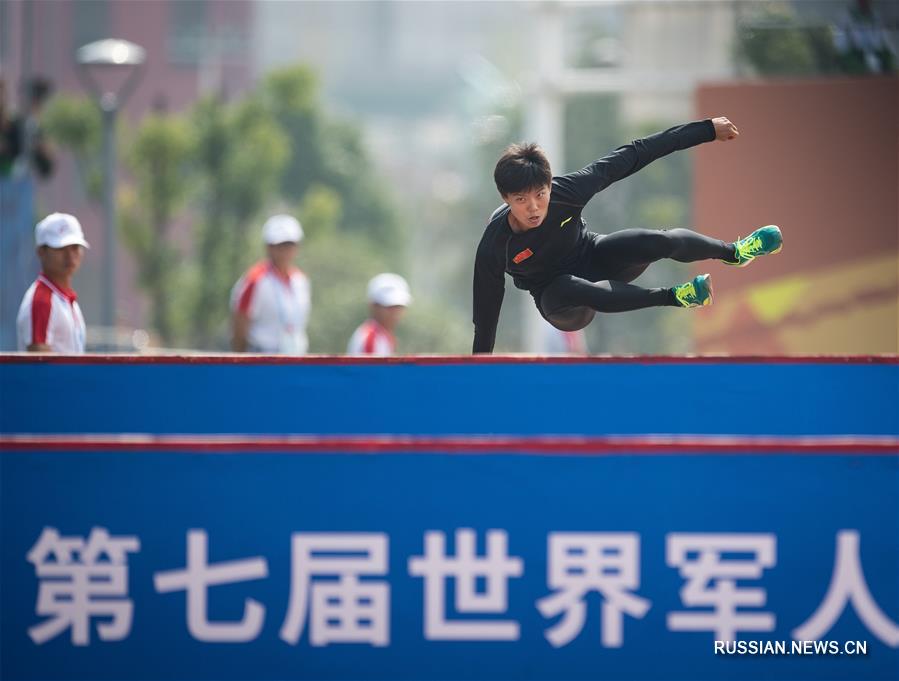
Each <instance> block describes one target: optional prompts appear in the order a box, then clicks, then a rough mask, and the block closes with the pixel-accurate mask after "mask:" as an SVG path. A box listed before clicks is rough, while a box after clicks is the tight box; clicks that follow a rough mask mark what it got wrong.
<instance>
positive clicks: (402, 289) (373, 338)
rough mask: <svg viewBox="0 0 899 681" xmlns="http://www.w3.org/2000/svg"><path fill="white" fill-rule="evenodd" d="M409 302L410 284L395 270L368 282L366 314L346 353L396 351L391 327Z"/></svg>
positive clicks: (387, 353)
mask: <svg viewBox="0 0 899 681" xmlns="http://www.w3.org/2000/svg"><path fill="white" fill-rule="evenodd" d="M411 302H412V294H411V293H410V292H409V284H407V283H406V280H405V279H403V278H402V277H401V276H400V275H398V274H391V273H388V272H385V273H384V274H379V275H378V276H376V277H374V278H373V279H372V280H371V281H370V282H368V303H369V311H370V312H369V314H370V315H371V316H370V317H369V318H368V319H366V320H365V321H364V322H363V323H362V324H360V325H359V328H357V329H356V331H355V332H354V333H353V336H352V338H350V342H349V345H348V346H347V354H349V355H374V356H378V357H387V356H390V355H393V354H394V353H395V352H396V339H395V338H394V336H393V331H394V329H395V328H396V325H397V322H399V320H400V317H402V316H403V313H404V312H405V311H406V307H407V306H408V305H409V303H411Z"/></svg>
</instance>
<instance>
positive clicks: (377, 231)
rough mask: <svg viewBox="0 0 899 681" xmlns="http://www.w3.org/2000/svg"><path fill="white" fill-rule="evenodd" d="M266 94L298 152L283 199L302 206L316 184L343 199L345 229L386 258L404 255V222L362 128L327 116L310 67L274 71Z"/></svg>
mask: <svg viewBox="0 0 899 681" xmlns="http://www.w3.org/2000/svg"><path fill="white" fill-rule="evenodd" d="M261 90H262V100H263V102H265V106H266V107H267V108H268V110H269V111H270V112H271V113H272V115H273V116H274V117H275V120H277V121H278V123H279V125H280V126H281V127H282V129H283V130H284V131H285V133H286V134H287V136H288V138H289V139H290V145H291V147H292V149H293V151H294V153H293V155H292V157H291V159H290V161H289V163H288V166H287V168H286V172H285V173H284V175H283V177H282V179H281V194H282V196H283V197H284V198H285V199H286V200H288V201H291V202H293V203H296V202H299V201H301V200H302V199H303V197H304V196H305V194H306V192H307V191H308V190H309V188H310V186H311V185H312V184H321V185H323V186H326V187H329V188H331V189H333V190H334V191H335V192H337V194H338V195H339V196H340V198H341V203H342V215H343V219H342V220H341V223H340V225H339V229H341V230H343V231H346V232H350V233H353V234H356V235H361V236H362V237H364V238H366V239H368V240H370V241H371V242H373V244H374V245H375V248H376V249H378V250H382V251H383V252H385V253H390V252H393V253H398V252H399V251H400V250H401V248H402V233H401V229H400V224H399V220H398V217H397V214H396V212H395V210H394V208H393V205H392V202H391V200H390V192H389V191H388V190H387V189H386V188H385V187H384V184H383V181H382V180H380V179H379V178H378V177H377V175H376V173H375V171H374V168H373V165H372V163H371V161H370V160H369V158H368V154H367V152H366V150H365V148H364V145H363V143H362V135H361V132H360V130H359V128H358V126H356V125H353V124H351V123H348V122H345V121H339V120H335V119H333V118H329V117H328V116H327V115H326V114H325V112H324V111H323V110H322V108H321V104H320V102H319V96H318V84H317V82H316V79H315V77H314V75H313V74H312V73H311V72H310V70H309V69H308V68H306V67H303V66H292V67H288V68H284V69H280V70H276V71H273V72H272V73H270V74H269V75H268V76H266V78H265V79H264V81H263V83H262V86H261Z"/></svg>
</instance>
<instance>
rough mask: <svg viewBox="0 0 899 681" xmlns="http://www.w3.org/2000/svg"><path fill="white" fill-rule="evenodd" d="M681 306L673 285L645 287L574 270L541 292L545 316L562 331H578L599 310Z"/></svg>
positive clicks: (557, 278) (541, 309)
mask: <svg viewBox="0 0 899 681" xmlns="http://www.w3.org/2000/svg"><path fill="white" fill-rule="evenodd" d="M665 305H672V306H675V307H680V306H681V305H680V303H679V302H678V301H677V298H676V297H675V296H674V293H673V291H672V289H668V288H642V287H640V286H633V285H632V284H625V283H624V282H620V281H607V280H604V281H587V280H586V279H582V278H581V277H576V276H574V275H573V274H565V275H562V276H560V277H556V279H554V280H553V281H552V283H550V284H549V286H547V287H546V288H545V289H544V290H543V293H542V294H541V295H540V299H539V301H538V308H539V309H540V311H541V312H542V313H543V316H544V318H545V319H546V320H547V321H548V322H549V323H550V324H552V325H553V326H555V327H556V328H557V329H561V330H562V331H577V330H578V329H583V328H584V327H585V326H587V324H589V323H590V322H591V321H592V319H593V316H594V314H595V313H596V312H628V311H630V310H642V309H643V308H647V307H660V306H665Z"/></svg>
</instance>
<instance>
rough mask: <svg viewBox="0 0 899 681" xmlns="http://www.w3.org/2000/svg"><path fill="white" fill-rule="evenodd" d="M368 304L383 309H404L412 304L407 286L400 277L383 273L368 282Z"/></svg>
mask: <svg viewBox="0 0 899 681" xmlns="http://www.w3.org/2000/svg"><path fill="white" fill-rule="evenodd" d="M368 302H370V303H376V304H378V305H383V306H384V307H393V306H394V305H402V306H403V307H405V306H406V305H408V304H409V303H411V302H412V293H410V291H409V284H407V283H406V280H405V279H403V278H402V277H401V276H400V275H398V274H391V273H389V272H385V273H384V274H379V275H378V276H376V277H374V278H372V280H371V281H370V282H368Z"/></svg>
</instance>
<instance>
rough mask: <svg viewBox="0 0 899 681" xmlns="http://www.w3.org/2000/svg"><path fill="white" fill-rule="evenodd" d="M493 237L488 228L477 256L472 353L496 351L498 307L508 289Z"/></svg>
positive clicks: (475, 262) (475, 263)
mask: <svg viewBox="0 0 899 681" xmlns="http://www.w3.org/2000/svg"><path fill="white" fill-rule="evenodd" d="M494 239H495V235H494V232H493V231H492V230H491V229H487V231H486V232H485V233H484V236H483V237H482V238H481V243H480V244H479V245H478V252H477V255H476V256H475V260H474V288H473V294H474V297H473V306H472V307H473V321H474V344H473V345H472V348H471V351H472V353H481V352H486V353H490V352H493V344H494V342H495V341H496V326H497V324H499V311H500V308H501V307H502V305H503V296H504V295H505V292H506V278H505V273H504V272H503V263H502V261H500V260H499V259H498V257H497V255H498V254H497V253H496V251H495V244H494Z"/></svg>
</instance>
